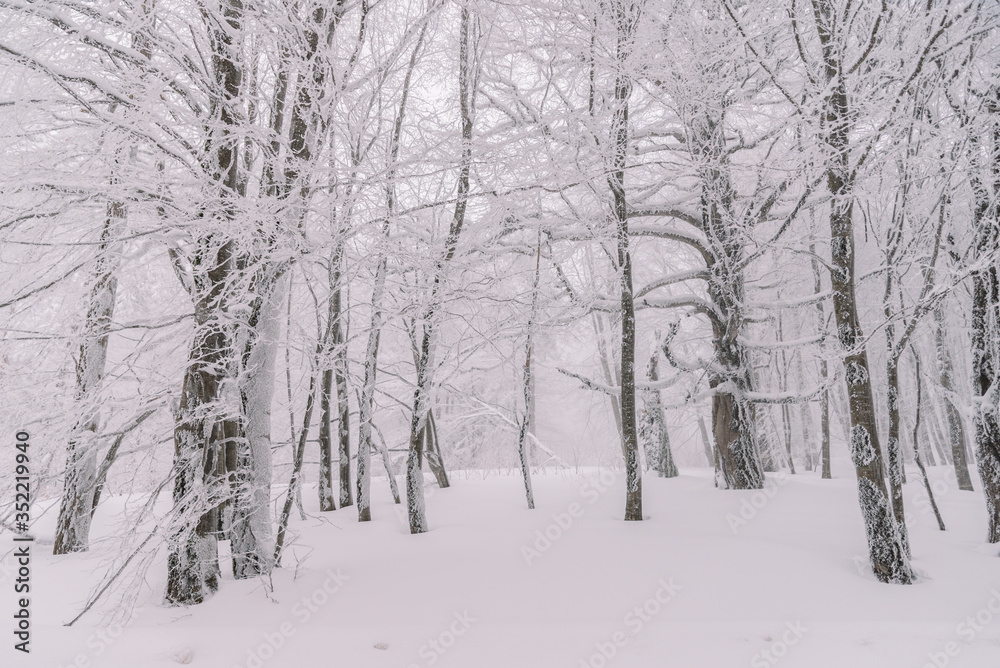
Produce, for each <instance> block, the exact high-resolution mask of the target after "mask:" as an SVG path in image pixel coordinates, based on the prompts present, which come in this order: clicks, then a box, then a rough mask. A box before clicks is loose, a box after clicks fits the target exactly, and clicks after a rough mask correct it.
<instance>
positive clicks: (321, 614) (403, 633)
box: [0, 467, 1000, 668]
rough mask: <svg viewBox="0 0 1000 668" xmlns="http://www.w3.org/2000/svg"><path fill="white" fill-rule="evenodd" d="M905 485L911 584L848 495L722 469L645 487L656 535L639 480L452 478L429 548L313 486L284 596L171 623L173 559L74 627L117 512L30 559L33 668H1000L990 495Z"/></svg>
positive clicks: (116, 506) (939, 477)
mask: <svg viewBox="0 0 1000 668" xmlns="http://www.w3.org/2000/svg"><path fill="white" fill-rule="evenodd" d="M909 476H910V482H909V483H908V485H907V487H906V494H905V498H906V501H907V512H908V513H909V526H910V531H911V540H912V547H913V565H914V566H915V568H916V569H917V570H918V572H919V574H920V577H919V582H918V583H917V584H915V585H913V586H893V585H884V584H880V583H879V582H877V581H876V580H875V578H874V577H873V576H872V575H871V574H870V571H869V569H868V566H867V559H866V547H865V538H864V532H863V526H862V522H861V515H860V511H859V510H858V503H857V498H856V487H855V482H854V480H853V478H852V477H847V476H844V477H840V478H838V479H834V480H820V479H819V477H818V475H817V474H815V473H805V474H800V475H796V476H787V475H780V474H773V475H771V476H770V481H769V483H768V488H767V489H766V490H765V491H758V492H724V491H718V490H716V489H715V488H714V486H713V483H712V477H711V473H710V472H709V471H708V470H706V469H683V470H682V472H681V476H680V477H679V478H674V479H659V478H656V477H655V476H647V477H646V478H645V479H644V481H643V484H644V512H645V514H646V516H647V521H644V522H631V523H626V522H624V521H622V517H623V498H624V491H623V487H624V481H623V477H622V476H621V475H620V474H616V473H612V472H610V471H608V470H605V471H604V472H603V474H600V475H599V473H598V471H597V470H596V469H590V470H586V469H583V470H581V471H580V472H568V471H563V472H557V471H549V472H548V473H546V474H544V475H536V476H535V480H534V483H535V484H534V487H535V498H536V502H537V508H536V509H535V510H533V511H531V510H527V509H526V507H525V502H524V492H523V487H522V483H521V480H520V478H519V477H518V476H517V475H509V476H504V475H490V476H486V477H485V478H484V477H483V476H482V475H480V474H478V473H470V474H468V475H465V474H463V473H462V472H455V473H453V474H452V478H453V480H452V483H453V484H452V487H451V488H449V489H444V490H441V489H437V488H436V487H428V488H427V492H428V495H427V510H428V517H429V521H430V527H431V530H430V531H429V532H428V533H426V534H423V535H419V536H411V535H409V534H408V532H407V530H406V515H405V510H404V508H403V507H400V506H394V505H393V503H392V498H391V496H390V494H389V491H388V487H387V483H386V481H385V480H384V479H383V480H376V481H375V482H374V484H373V498H374V504H373V509H372V510H373V512H372V515H373V517H374V520H373V521H372V522H370V523H366V524H359V523H358V522H356V521H355V520H356V511H355V509H354V508H353V507H348V508H345V509H342V510H338V511H336V512H333V513H323V514H320V513H318V512H316V508H317V503H316V499H315V496H316V495H315V488H307V489H306V490H305V493H304V500H305V504H306V511H307V513H308V514H309V517H308V519H307V520H306V521H300V520H299V519H298V516H297V514H294V515H293V523H292V530H293V532H294V534H293V535H295V538H294V542H293V544H292V545H291V547H290V548H289V549H288V551H287V552H286V556H285V559H284V568H281V569H278V570H276V571H275V572H274V574H273V576H272V577H271V578H270V579H269V580H268V581H266V582H265V581H263V580H251V581H240V582H237V581H234V580H233V579H232V575H231V573H224V581H223V583H222V587H221V590H220V591H219V593H218V594H216V595H215V596H214V597H213V598H212V599H210V600H209V601H208V602H206V603H204V604H202V605H199V606H195V607H191V608H166V607H162V606H161V605H159V603H160V600H161V598H162V593H163V589H164V580H165V566H164V564H163V554H162V551H161V553H160V554H159V555H158V556H157V557H156V561H155V562H153V563H152V564H151V566H150V568H149V569H148V572H147V574H146V577H145V579H144V580H143V581H142V582H133V583H122V585H123V587H125V588H126V589H128V588H131V589H132V591H138V592H139V593H138V599H137V607H136V610H135V611H134V613H133V614H132V616H131V619H130V621H129V622H128V623H126V624H124V625H123V626H120V625H114V624H113V625H112V626H110V627H107V626H106V624H107V623H108V622H109V621H111V620H113V619H114V617H113V616H112V613H111V611H112V609H113V606H112V604H111V603H110V601H113V600H115V599H114V598H113V597H112V598H111V599H109V603H108V604H101V605H99V606H98V608H95V610H94V611H92V612H90V613H88V615H87V616H85V617H84V618H83V619H81V620H80V621H79V622H77V623H76V624H75V625H74V626H73V627H66V626H64V623H65V622H67V621H69V620H70V619H72V618H73V617H74V616H76V614H77V613H78V612H79V611H80V609H81V608H82V605H83V603H84V602H85V601H86V599H87V596H88V594H89V593H90V592H91V590H92V589H93V588H94V587H95V586H96V585H97V584H98V583H99V582H100V581H101V578H102V576H103V575H104V573H105V572H106V569H107V566H108V564H109V563H110V562H111V560H113V559H115V558H118V559H119V560H120V558H121V556H122V554H121V553H120V552H119V550H120V547H118V546H112V545H111V544H110V543H109V544H102V543H101V542H100V537H101V535H102V534H105V535H108V534H110V533H111V527H112V525H113V524H114V523H116V522H121V521H122V519H121V516H120V511H121V508H122V506H123V502H122V501H121V499H120V498H117V499H111V500H109V502H108V503H106V504H105V505H102V507H101V509H100V511H99V513H98V517H97V518H96V524H95V530H94V531H95V537H96V538H97V539H98V540H97V545H96V546H95V548H94V549H93V550H92V551H91V552H90V553H87V554H78V555H70V556H62V557H53V556H51V555H50V554H49V553H50V551H51V547H50V545H46V544H45V543H46V539H48V540H49V541H50V540H51V528H52V527H51V526H50V525H49V524H54V520H52V521H50V518H51V515H53V514H54V511H52V512H50V513H49V514H47V515H46V516H45V517H44V518H42V521H41V522H39V524H38V525H37V526H38V527H40V533H39V542H37V543H36V544H35V545H34V548H33V564H32V573H31V580H32V599H31V611H32V615H33V617H32V644H31V649H32V653H31V655H30V657H23V656H21V657H18V656H15V660H18V659H25V658H27V659H29V660H27V661H25V662H24V665H30V666H39V667H44V668H58V667H61V666H67V667H68V666H79V667H80V668H89V667H96V668H161V667H164V668H165V667H169V666H177V665H191V666H195V667H203V668H236V667H240V668H264V667H268V668H293V667H295V668H313V667H316V668H320V667H323V668H326V667H328V666H337V667H344V668H424V667H430V666H440V667H442V668H448V667H453V668H492V667H504V668H508V667H510V668H515V667H516V668H560V667H563V666H565V667H566V668H588V667H590V668H605V667H606V668H619V667H621V668H626V667H636V668H654V667H656V668H660V667H664V666H670V667H677V668H693V667H705V668H728V667H730V666H732V667H737V666H750V667H751V668H758V667H765V666H775V665H780V666H782V667H788V668H792V667H796V666H798V667H802V668H825V667H827V666H831V667H832V666H837V667H850V668H862V667H869V666H870V667H873V668H896V667H904V668H905V667H912V668H925V667H926V666H933V667H935V668H945V667H946V666H949V667H956V668H962V667H968V668H991V667H995V666H1000V558H998V552H1000V546H996V545H992V546H991V545H986V544H984V543H983V537H984V534H985V522H986V518H985V509H984V504H983V498H982V495H981V494H980V493H979V492H976V493H971V492H960V491H958V490H957V489H956V487H955V484H954V474H953V473H951V472H950V471H949V470H947V469H945V468H944V467H940V468H932V469H931V476H932V479H933V480H934V481H935V487H936V488H937V491H938V502H939V504H940V506H941V509H942V514H943V516H944V520H945V522H946V523H947V531H945V532H941V531H939V530H938V528H937V523H936V521H935V519H934V515H933V513H932V512H931V510H930V508H929V506H928V505H927V503H926V500H925V499H926V497H925V494H924V492H923V488H922V486H920V485H919V483H918V480H919V478H918V474H917V472H916V471H915V470H914V471H910V472H909ZM428 479H429V478H428ZM977 487H978V484H977ZM164 496H165V495H164ZM168 501H169V499H167V502H168ZM47 521H49V524H46V522H47ZM46 527H48V528H46ZM46 532H48V533H46ZM12 545H13V543H12V542H11V541H10V537H9V535H8V536H5V537H4V538H3V539H2V543H0V546H2V552H3V553H4V555H5V558H4V561H3V563H4V564H5V565H9V564H10V563H11V558H10V555H9V550H10V549H11V546H12ZM225 545H226V544H225V543H224V544H223V548H224V549H225ZM14 577H15V576H14V574H13V573H12V572H11V571H10V569H9V566H8V569H7V570H6V571H4V572H2V573H0V579H2V580H3V582H4V584H3V585H2V589H3V591H5V592H6V595H5V596H3V606H4V612H5V613H6V612H7V608H8V607H9V608H10V609H13V605H14V603H13V597H14V595H13V593H12V592H11V590H12V586H11V582H12V579H13V578H14ZM117 595H118V596H120V593H119V594H117ZM8 604H9V606H8ZM102 605H103V608H102ZM4 618H5V619H7V620H8V622H7V624H8V625H10V624H11V616H10V615H9V614H4ZM4 635H6V636H7V637H8V639H9V638H10V631H6V632H4ZM8 642H10V641H9V640H8ZM12 654H13V655H17V654H19V653H17V652H13V651H11V650H10V649H9V648H5V650H4V651H3V656H4V657H10V656H11V655H12ZM0 664H2V665H4V666H9V665H12V664H11V663H8V660H7V658H4V659H3V660H2V661H0ZM14 665H20V664H18V663H17V662H16V661H15V664H14Z"/></svg>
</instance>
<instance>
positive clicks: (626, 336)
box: [608, 0, 642, 521]
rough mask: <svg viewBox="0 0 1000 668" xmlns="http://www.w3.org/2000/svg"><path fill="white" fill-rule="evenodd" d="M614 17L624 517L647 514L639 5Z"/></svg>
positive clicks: (625, 2)
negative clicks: (638, 305) (640, 331)
mask: <svg viewBox="0 0 1000 668" xmlns="http://www.w3.org/2000/svg"><path fill="white" fill-rule="evenodd" d="M612 8H613V19H614V21H615V26H616V28H617V30H618V40H617V47H616V49H617V50H616V53H615V60H616V63H617V66H618V71H617V72H616V74H615V107H614V113H613V115H612V119H611V146H612V156H611V166H610V170H609V174H608V186H609V187H610V189H611V195H612V198H613V200H614V203H613V207H612V216H613V222H614V225H615V232H616V238H617V246H618V256H617V264H618V267H617V268H618V278H619V285H620V288H621V319H622V329H621V336H622V338H621V342H622V344H621V354H622V356H621V374H622V382H621V395H620V397H621V413H622V445H623V448H624V450H625V520H626V521H641V520H642V470H641V468H640V465H639V434H638V430H637V429H636V421H635V306H634V303H633V295H632V257H631V254H630V252H629V234H628V203H627V200H626V198H625V166H626V158H627V155H628V149H629V141H630V140H629V127H628V114H629V98H630V97H631V96H632V79H631V77H630V76H629V74H628V73H627V72H626V71H624V70H625V64H626V62H627V61H628V59H629V56H630V55H631V50H632V42H633V39H634V35H635V27H636V23H637V22H638V19H639V7H638V5H637V4H636V3H634V2H632V1H631V0H614V2H613V3H612Z"/></svg>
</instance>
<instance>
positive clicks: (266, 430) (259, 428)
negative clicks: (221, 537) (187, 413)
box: [227, 266, 285, 579]
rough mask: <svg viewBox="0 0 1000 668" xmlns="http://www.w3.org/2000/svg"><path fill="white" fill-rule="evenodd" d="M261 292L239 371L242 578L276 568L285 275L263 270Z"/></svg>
mask: <svg viewBox="0 0 1000 668" xmlns="http://www.w3.org/2000/svg"><path fill="white" fill-rule="evenodd" d="M258 271H259V272H260V275H261V276H262V278H261V280H259V281H257V282H256V283H257V285H256V290H257V291H258V293H259V294H257V295H256V296H255V298H254V301H253V309H252V312H251V316H250V319H249V321H248V326H247V333H246V337H247V338H246V340H245V342H244V344H243V345H244V348H243V356H242V362H241V368H240V373H239V390H240V399H241V402H240V405H241V409H242V413H241V416H240V420H239V422H238V423H237V426H238V427H242V432H243V433H242V434H237V438H236V439H235V441H234V442H233V445H234V446H235V450H236V453H235V455H236V456H235V462H234V466H227V470H229V471H232V472H233V477H234V482H235V487H234V489H233V497H232V501H233V503H232V509H233V519H232V525H231V528H230V531H229V538H230V544H231V548H232V558H233V575H234V576H235V577H236V578H237V579H241V578H250V577H256V576H257V575H260V574H262V573H267V572H269V571H270V570H271V566H272V561H271V555H272V553H273V550H274V547H273V542H274V539H273V534H272V532H271V471H272V469H271V403H272V400H273V398H274V378H275V366H276V362H277V355H278V344H279V341H278V339H279V330H280V318H279V315H280V313H281V306H282V302H283V299H284V296H285V295H284V292H285V291H284V289H283V285H284V284H283V283H282V279H281V277H270V276H268V273H267V272H269V268H268V267H266V266H265V267H261V268H259V269H258Z"/></svg>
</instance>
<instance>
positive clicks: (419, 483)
mask: <svg viewBox="0 0 1000 668" xmlns="http://www.w3.org/2000/svg"><path fill="white" fill-rule="evenodd" d="M459 30H460V35H459V47H458V52H459V53H458V61H459V66H458V106H459V116H460V119H461V127H462V153H461V158H460V161H459V174H458V192H457V194H456V197H455V212H454V215H453V217H452V221H451V225H450V226H449V228H448V236H447V237H446V238H445V246H444V254H443V255H442V256H441V257H440V258H439V259H438V260H437V262H436V263H435V266H434V273H433V280H432V286H431V291H430V292H431V294H430V303H429V304H428V306H427V309H426V311H425V312H424V317H423V319H422V320H423V336H422V338H421V341H420V347H419V348H418V350H417V351H416V352H417V354H416V362H417V364H416V372H417V382H416V387H415V389H414V391H413V413H412V416H411V419H410V446H409V451H408V454H407V458H406V504H407V514H408V517H409V523H410V533H424V532H425V531H427V511H426V509H425V507H424V477H423V473H422V472H421V470H420V459H421V442H422V440H423V437H424V430H425V429H426V428H427V413H428V410H429V403H430V401H429V399H430V396H429V391H430V386H431V385H432V383H433V375H434V369H433V368H432V366H431V365H432V364H433V355H432V352H433V346H434V335H435V331H434V329H435V319H436V318H437V312H438V308H439V306H440V303H439V302H440V300H441V283H442V281H443V280H444V272H445V268H446V267H447V266H448V264H449V263H450V262H451V261H452V259H453V258H454V256H455V252H456V251H457V250H458V239H459V236H460V235H461V233H462V227H463V226H464V224H465V210H466V207H467V206H468V201H469V185H470V184H469V175H470V172H471V171H472V130H473V116H474V114H475V94H474V90H473V81H474V80H475V76H474V73H473V72H472V71H470V70H471V69H472V65H473V58H474V53H473V50H472V49H471V48H470V43H469V42H470V35H469V33H470V21H469V8H468V6H466V5H463V6H462V10H461V21H460V28H459Z"/></svg>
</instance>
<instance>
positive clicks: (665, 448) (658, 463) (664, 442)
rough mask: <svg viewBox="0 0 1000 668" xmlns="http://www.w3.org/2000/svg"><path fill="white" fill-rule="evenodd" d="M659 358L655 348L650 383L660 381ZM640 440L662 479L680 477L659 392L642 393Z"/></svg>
mask: <svg viewBox="0 0 1000 668" xmlns="http://www.w3.org/2000/svg"><path fill="white" fill-rule="evenodd" d="M658 357H659V350H658V349H656V348H654V350H653V354H652V355H651V356H650V358H649V363H648V364H647V366H646V377H647V378H648V379H649V381H650V382H655V381H657V380H659V374H658V371H657V367H658V364H657V362H658ZM639 439H640V440H641V441H642V444H643V449H644V450H645V451H646V461H648V462H652V468H653V469H654V470H655V471H656V472H657V473H658V474H659V476H660V477H661V478H675V477H677V476H678V475H680V474H679V472H678V471H677V465H676V464H675V463H674V455H673V452H671V450H670V434H669V432H668V431H667V424H666V420H665V419H664V417H663V404H662V402H661V401H660V391H659V390H653V389H647V390H643V391H642V413H641V415H640V419H639Z"/></svg>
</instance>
